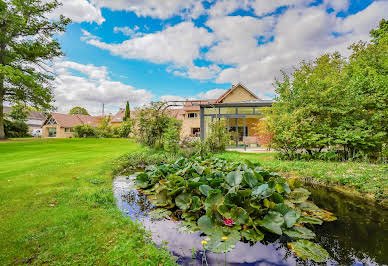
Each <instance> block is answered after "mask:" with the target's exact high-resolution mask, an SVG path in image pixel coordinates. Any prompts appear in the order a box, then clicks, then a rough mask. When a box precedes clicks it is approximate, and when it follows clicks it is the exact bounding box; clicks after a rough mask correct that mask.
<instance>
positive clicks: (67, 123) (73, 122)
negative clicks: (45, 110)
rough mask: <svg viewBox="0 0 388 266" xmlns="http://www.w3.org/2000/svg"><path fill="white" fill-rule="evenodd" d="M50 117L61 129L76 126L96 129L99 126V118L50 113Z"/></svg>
mask: <svg viewBox="0 0 388 266" xmlns="http://www.w3.org/2000/svg"><path fill="white" fill-rule="evenodd" d="M51 116H52V117H53V118H54V119H55V121H57V123H58V124H59V125H60V126H61V127H75V126H77V125H86V124H88V125H91V126H93V127H97V126H99V125H100V124H101V121H102V117H101V116H90V115H67V114H60V113H52V114H51Z"/></svg>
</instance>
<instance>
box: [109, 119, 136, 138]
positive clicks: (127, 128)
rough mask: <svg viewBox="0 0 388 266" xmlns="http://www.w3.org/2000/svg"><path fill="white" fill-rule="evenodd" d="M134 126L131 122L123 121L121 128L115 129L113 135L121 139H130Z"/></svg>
mask: <svg viewBox="0 0 388 266" xmlns="http://www.w3.org/2000/svg"><path fill="white" fill-rule="evenodd" d="M132 124H133V122H132V121H131V120H126V121H123V123H122V124H121V125H120V126H118V127H115V128H114V129H113V134H114V135H115V136H117V137H119V138H128V137H129V134H130V133H131V131H132Z"/></svg>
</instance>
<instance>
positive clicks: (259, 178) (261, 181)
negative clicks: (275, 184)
mask: <svg viewBox="0 0 388 266" xmlns="http://www.w3.org/2000/svg"><path fill="white" fill-rule="evenodd" d="M253 174H254V175H255V177H256V179H257V181H258V182H259V183H263V182H264V177H263V176H262V175H261V174H260V173H259V172H256V170H255V172H254V173H253Z"/></svg>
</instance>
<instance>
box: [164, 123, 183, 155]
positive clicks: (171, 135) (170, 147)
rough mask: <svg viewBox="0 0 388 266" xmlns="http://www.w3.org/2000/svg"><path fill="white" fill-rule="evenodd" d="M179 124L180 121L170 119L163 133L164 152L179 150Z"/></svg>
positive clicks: (180, 124)
mask: <svg viewBox="0 0 388 266" xmlns="http://www.w3.org/2000/svg"><path fill="white" fill-rule="evenodd" d="M181 126H182V123H181V121H178V120H176V119H175V118H171V119H170V123H169V124H168V128H167V130H166V132H164V134H163V148H164V150H165V151H166V152H172V153H176V152H177V151H178V150H179V141H180V131H181Z"/></svg>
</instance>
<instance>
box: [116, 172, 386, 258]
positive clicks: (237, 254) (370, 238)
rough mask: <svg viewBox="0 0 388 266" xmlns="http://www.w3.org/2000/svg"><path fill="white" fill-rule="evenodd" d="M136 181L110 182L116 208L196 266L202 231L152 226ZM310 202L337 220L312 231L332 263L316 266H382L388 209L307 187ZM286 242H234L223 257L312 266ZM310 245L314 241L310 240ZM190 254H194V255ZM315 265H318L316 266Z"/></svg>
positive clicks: (147, 205) (278, 239)
mask: <svg viewBox="0 0 388 266" xmlns="http://www.w3.org/2000/svg"><path fill="white" fill-rule="evenodd" d="M134 178H135V176H129V177H127V176H120V177H117V178H116V179H115V180H114V193H115V197H116V198H117V204H118V207H119V208H120V209H121V210H122V211H123V213H124V214H125V215H126V216H128V217H130V218H131V219H133V220H138V221H140V222H141V223H142V224H143V225H144V227H145V228H146V229H147V230H148V231H150V232H151V235H152V239H153V240H154V242H155V243H156V244H157V245H159V246H167V247H168V249H169V250H170V252H171V253H172V254H173V255H175V256H176V257H178V263H179V264H182V265H189V264H190V265H201V263H202V252H203V248H202V245H201V240H203V239H204V236H203V235H202V236H201V232H195V233H192V234H185V233H180V232H178V230H177V227H178V223H179V222H177V221H172V220H163V221H152V220H151V219H150V217H149V216H148V212H149V211H150V210H152V209H153V206H152V205H151V204H150V203H149V201H148V200H147V197H146V196H145V195H143V194H141V193H138V191H137V190H136V189H135V187H134ZM307 188H308V189H309V190H310V191H311V192H312V195H311V199H312V200H313V201H314V203H316V204H317V205H318V206H319V207H321V208H324V209H326V210H329V211H331V212H333V213H335V215H336V216H337V218H338V220H337V221H334V222H330V223H328V222H324V223H323V225H321V226H315V227H314V231H315V233H316V234H317V238H316V239H315V242H317V243H319V244H320V245H321V246H322V247H324V248H325V249H326V250H327V251H328V252H329V254H330V256H331V259H330V260H327V261H326V263H321V264H319V265H322V264H323V265H387V264H388V210H383V209H379V208H377V207H375V206H371V205H368V204H366V203H365V202H363V201H360V200H355V199H353V198H352V199H350V198H346V197H344V196H343V195H339V194H338V193H336V192H334V191H330V190H328V189H326V188H322V187H310V186H309V187H307ZM287 240H288V239H287V237H283V236H282V237H278V236H275V235H269V236H268V235H267V234H266V238H265V239H264V240H263V241H261V242H258V243H255V244H251V243H243V242H239V243H237V245H236V248H235V249H234V250H233V251H231V252H229V253H227V255H226V261H227V265H304V264H308V265H312V264H313V265H314V264H315V263H313V262H311V261H308V262H305V261H303V260H301V259H300V258H298V257H296V256H295V255H294V254H293V253H292V252H291V251H290V250H289V249H288V248H287ZM313 241H314V240H313ZM193 250H195V251H196V252H195V255H193ZM206 255H207V262H208V264H209V265H224V263H225V255H224V254H216V253H212V252H206ZM317 265H318V264H317Z"/></svg>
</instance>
